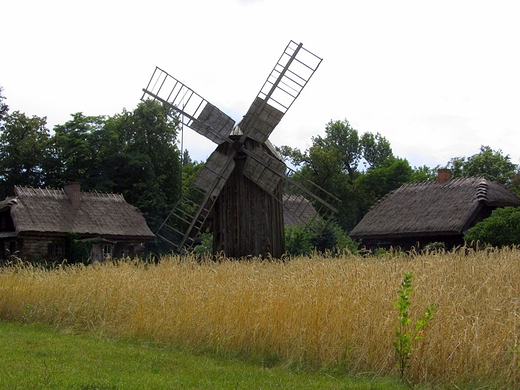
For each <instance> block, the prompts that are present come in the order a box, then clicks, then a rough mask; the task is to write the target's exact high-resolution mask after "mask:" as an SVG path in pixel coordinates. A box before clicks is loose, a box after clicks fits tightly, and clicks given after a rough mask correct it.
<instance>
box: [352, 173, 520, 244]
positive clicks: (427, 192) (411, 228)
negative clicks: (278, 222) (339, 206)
mask: <svg viewBox="0 0 520 390" xmlns="http://www.w3.org/2000/svg"><path fill="white" fill-rule="evenodd" d="M506 206H514V207H516V206H520V198H519V197H518V196H517V195H516V194H515V193H513V192H512V191H511V190H509V189H508V188H507V187H505V186H503V185H502V184H499V183H497V182H493V181H491V180H488V179H487V178H485V177H483V176H482V177H469V178H459V179H450V172H449V170H444V169H442V170H439V176H438V180H437V181H431V182H421V183H412V184H406V185H403V186H402V187H400V188H398V189H397V190H394V191H392V192H391V193H389V194H388V195H386V196H385V197H383V198H382V199H381V200H380V201H379V202H378V203H376V204H375V205H374V206H373V207H372V208H371V209H370V210H369V212H368V213H367V214H366V215H365V216H364V217H363V219H362V220H361V221H360V222H359V223H358V224H357V225H356V226H355V227H354V229H353V230H352V231H351V232H350V236H351V237H352V238H353V239H356V240H361V241H362V245H363V246H366V247H367V248H368V249H375V248H389V247H394V248H401V249H404V250H407V249H410V248H411V247H416V246H417V245H419V246H421V247H423V246H424V245H426V244H428V243H432V242H442V243H444V244H445V246H446V248H452V247H455V246H458V245H462V244H463V243H464V234H465V233H466V232H467V230H468V229H470V228H471V227H473V226H474V225H475V224H476V223H478V222H480V221H482V220H483V219H484V218H487V217H489V216H490V215H491V213H492V212H493V210H494V209H496V208H497V207H506Z"/></svg>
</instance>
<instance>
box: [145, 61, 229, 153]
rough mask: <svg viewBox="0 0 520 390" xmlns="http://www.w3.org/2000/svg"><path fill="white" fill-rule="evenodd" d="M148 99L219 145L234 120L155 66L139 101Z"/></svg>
mask: <svg viewBox="0 0 520 390" xmlns="http://www.w3.org/2000/svg"><path fill="white" fill-rule="evenodd" d="M146 98H152V99H154V100H158V101H160V102H162V103H163V104H166V105H168V106H169V107H170V108H171V109H172V116H175V117H177V118H178V119H179V120H180V121H181V122H182V123H183V124H184V125H185V126H188V127H189V128H191V129H193V130H195V131H196V132H197V133H199V134H201V135H203V136H204V137H206V138H208V139H209V140H211V141H213V142H215V143H216V144H220V143H222V142H223V141H229V139H228V137H229V134H230V133H231V131H232V130H233V128H234V126H235V121H234V120H233V119H231V118H230V117H229V116H228V115H226V114H224V113H223V112H222V111H220V110H219V109H218V108H217V107H215V106H214V105H213V104H211V103H210V102H208V101H207V100H206V99H204V98H203V97H202V96H200V95H199V94H198V93H196V92H195V91H193V90H192V89H191V88H189V87H187V86H186V85H185V84H183V83H182V82H180V81H179V80H177V79H176V78H175V77H173V76H171V75H169V74H168V73H167V72H165V71H164V70H162V69H161V68H158V67H156V68H155V71H154V72H153V75H152V77H151V78H150V81H149V82H148V85H147V86H146V88H144V89H143V96H142V98H141V100H145V99H146Z"/></svg>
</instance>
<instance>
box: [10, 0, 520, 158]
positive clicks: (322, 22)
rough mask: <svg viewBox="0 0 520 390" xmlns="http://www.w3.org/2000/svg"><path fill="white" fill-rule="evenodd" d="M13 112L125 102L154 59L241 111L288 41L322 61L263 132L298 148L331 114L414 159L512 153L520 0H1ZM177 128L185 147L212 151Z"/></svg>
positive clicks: (518, 100)
mask: <svg viewBox="0 0 520 390" xmlns="http://www.w3.org/2000/svg"><path fill="white" fill-rule="evenodd" d="M0 12H1V36H2V40H1V42H2V43H1V46H0V53H1V57H0V86H2V87H3V88H4V95H5V96H6V98H7V104H8V105H9V107H10V111H11V112H13V111H15V110H19V111H21V112H25V113H26V114H27V115H38V116H46V117H47V120H48V127H49V129H52V128H53V126H54V125H56V124H63V123H65V122H66V121H67V120H69V119H70V115H71V114H73V113H76V112H83V113H84V114H85V115H114V114H116V113H120V112H121V111H122V109H123V108H127V109H128V110H133V109H134V108H135V107H136V106H137V104H138V103H139V99H140V98H141V95H142V92H141V89H142V88H143V87H145V86H146V84H147V83H148V80H149V78H150V76H151V74H152V72H153V70H154V68H155V66H159V67H161V68H162V69H164V70H166V71H167V72H169V73H170V74H171V75H173V76H175V77H176V78H178V79H180V80H181V81H183V82H184V83H185V84H187V85H188V86H189V87H191V88H192V89H194V90H195V91H196V92H198V93H199V94H200V95H202V96H203V97H204V98H206V99H207V100H208V101H210V102H211V103H213V104H214V105H216V106H217V107H219V108H220V109H221V110H222V111H224V112H226V113H227V114H228V115H230V116H231V117H233V118H234V119H235V120H237V121H238V120H240V119H241V117H242V115H244V114H245V112H246V111H247V109H248V107H249V104H250V103H251V102H252V101H253V99H254V97H255V96H256V94H257V93H258V91H259V89H260V87H261V86H262V84H263V82H264V80H265V78H266V77H267V75H268V74H269V72H270V71H271V69H272V67H273V66H274V64H275V62H276V60H278V58H279V56H280V54H281V53H282V51H283V49H284V48H285V46H286V45H287V43H288V42H289V41H290V40H291V39H292V40H294V41H296V42H303V44H304V47H305V48H306V49H308V50H310V51H312V52H314V53H315V54H316V55H318V56H320V57H322V58H323V62H322V64H321V65H320V67H319V69H318V70H317V72H316V73H315V75H314V76H313V78H312V79H311V80H310V82H309V84H308V85H307V87H306V88H305V89H304V90H303V92H302V93H301V95H300V97H299V98H298V99H297V100H296V102H295V103H294V105H293V106H292V107H291V109H290V110H289V111H288V113H287V114H286V115H285V117H284V118H283V120H282V122H281V123H280V125H279V126H278V127H277V128H276V129H275V131H274V132H273V134H272V135H271V138H270V139H271V141H272V142H273V143H274V144H275V145H290V146H292V147H298V148H300V149H302V150H303V149H306V148H308V147H309V146H310V145H311V137H312V136H315V135H323V134H324V130H325V125H326V123H327V122H329V121H330V120H341V119H345V118H346V119H348V120H349V121H350V123H351V124H352V126H353V127H354V128H356V129H357V130H358V131H359V132H360V133H364V132H367V131H368V132H372V133H374V134H375V133H376V132H379V133H381V134H382V135H383V136H384V137H386V138H387V139H388V141H389V142H390V144H391V146H392V149H393V151H394V154H395V155H397V156H399V157H401V158H406V159H408V161H409V162H410V164H411V165H412V166H420V165H427V166H430V167H434V166H436V165H438V164H439V165H445V164H446V163H447V162H448V160H449V159H450V158H452V157H456V156H463V157H468V156H471V155H473V154H476V153H478V151H479V148H480V146H481V145H489V146H491V147H492V148H493V149H495V150H496V149H501V150H502V151H503V153H504V154H508V155H510V156H511V160H512V162H513V163H515V164H519V163H520V136H519V134H518V130H519V126H518V121H519V120H520V118H519V113H520V112H519V111H520V110H519V108H520V44H519V40H520V22H519V20H520V3H519V2H517V1H513V0H512V1H501V0H495V1H493V2H491V1H478V0H476V1H457V0H450V1H444V0H441V1H435V2H426V1H419V0H414V1H399V0H397V1H388V0H378V1H370V0H365V1H350V0H347V1H345V0H343V1H338V0H320V1H302V0H242V1H241V0H218V1H216V0H184V1H176V0H169V1H166V0H164V1H161V0H147V1H128V0H126V1H115V0H102V1H101V0H91V1H70V0H68V1H67V0H65V1H58V0H47V1H42V0H17V1H9V0H0ZM193 134H194V132H193V131H191V130H189V129H187V130H186V132H185V137H184V139H185V142H184V144H185V147H186V148H187V149H188V150H189V151H190V154H191V156H192V158H194V159H196V160H203V159H205V158H206V157H207V155H209V153H210V152H211V151H212V150H213V149H214V145H213V144H212V143H211V142H209V141H208V142H206V141H204V140H203V139H201V137H199V136H198V135H193Z"/></svg>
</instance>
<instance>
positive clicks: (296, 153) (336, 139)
mask: <svg viewBox="0 0 520 390" xmlns="http://www.w3.org/2000/svg"><path fill="white" fill-rule="evenodd" d="M279 152H280V154H281V155H282V156H283V157H284V159H285V160H286V161H288V162H289V163H291V164H292V165H293V166H295V167H296V169H297V173H296V174H295V179H301V180H302V182H305V180H310V181H312V182H314V183H316V184H317V185H318V186H320V187H322V188H323V189H325V190H326V191H327V192H329V193H331V194H333V195H335V196H336V197H339V198H341V201H342V203H341V206H340V210H339V213H338V215H337V219H338V222H339V225H340V226H341V228H343V229H345V230H347V231H348V230H350V229H352V228H353V227H354V226H355V225H356V223H357V222H358V221H359V220H360V219H361V217H362V216H363V214H364V213H365V212H366V211H367V210H368V208H369V207H370V206H371V205H372V203H373V202H375V201H376V200H377V199H378V197H380V196H383V195H384V194H385V193H386V192H388V191H391V190H393V189H395V188H397V187H399V186H400V185H401V184H403V183H404V182H407V181H409V180H410V176H411V173H412V169H411V168H410V166H409V164H408V162H407V161H406V160H400V159H396V158H395V157H394V156H393V153H392V148H391V147H390V142H388V140H386V138H384V137H383V136H381V135H380V134H379V133H377V134H375V135H374V134H372V133H364V134H362V135H361V136H360V135H359V132H358V131H357V130H356V129H354V128H352V126H351V125H350V123H349V122H348V121H347V120H346V119H345V120H342V121H330V122H329V123H328V124H327V125H326V128H325V136H324V137H322V136H317V137H314V138H312V146H311V147H310V148H309V149H307V150H306V151H304V152H302V151H300V150H298V149H297V148H292V147H290V146H282V147H281V148H279ZM360 164H362V165H363V166H364V169H363V170H362V169H360V168H359V167H360ZM304 179H305V180H304Z"/></svg>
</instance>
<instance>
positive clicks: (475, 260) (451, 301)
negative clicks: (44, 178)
mask: <svg viewBox="0 0 520 390" xmlns="http://www.w3.org/2000/svg"><path fill="white" fill-rule="evenodd" d="M405 272H413V274H414V279H413V285H414V289H415V291H414V293H413V295H412V296H411V297H410V301H411V303H412V307H411V313H412V314H411V315H412V318H414V317H419V316H420V315H421V314H423V310H425V308H426V306H427V305H430V304H433V305H435V307H436V308H437V311H436V313H435V318H434V320H433V321H432V322H431V323H430V324H429V326H428V328H427V329H426V331H425V334H424V338H423V339H422V340H419V341H418V342H417V344H416V349H415V350H414V351H413V352H412V359H411V361H410V367H409V376H410V378H411V379H412V380H413V381H415V382H416V383H433V384H440V385H446V384H467V383H471V382H473V383H481V382H487V381H491V382H492V383H495V384H496V383H499V384H500V385H506V386H512V387H513V386H517V385H518V384H520V375H519V372H520V367H519V364H520V342H519V333H520V317H519V315H520V250H518V249H510V250H507V249H504V250H496V251H479V252H473V251H469V252H464V251H459V252H453V253H442V252H438V253H431V254H426V255H413V254H412V255H397V254H389V255H386V256H383V257H377V258H373V257H367V258H363V257H358V256H343V257H339V258H325V257H321V256H313V257H311V258H303V257H302V258H295V259H291V260H290V261H286V262H277V261H262V260H248V261H240V262H238V261H227V260H222V261H220V262H211V261H207V262H203V263H197V261H196V259H194V258H182V259H181V258H178V257H165V258H163V259H162V260H161V261H160V263H159V264H157V265H146V264H143V263H139V262H134V261H119V262H114V263H110V264H104V265H97V266H95V265H93V266H69V267H62V268H58V269H52V270H45V269H41V268H36V267H31V266H15V267H7V268H4V269H1V270H0V318H3V319H7V320H13V321H39V322H44V323H48V324H51V325H53V326H57V327H61V328H65V329H72V330H74V331H78V332H84V331H87V332H96V333H98V334H101V335H103V336H107V337H124V338H127V337H128V338H139V339H143V340H154V341H157V342H159V343H162V344H164V345H170V346H175V347H183V348H189V349H192V350H198V351H204V350H206V351H207V350H211V351H216V352H221V353H224V354H234V355H235V354H236V355H242V356H249V357H251V358H254V359H259V360H262V361H265V362H274V361H276V362H281V363H283V364H296V365H300V364H301V365H305V366H309V367H314V368H337V367H343V368H345V369H346V370H348V371H350V372H355V373H361V372H363V373H368V372H369V373H375V374H380V375H397V371H396V352H395V350H394V347H393V346H392V341H395V337H396V336H395V331H396V330H395V327H394V324H395V322H396V321H397V309H396V308H395V307H394V305H393V304H392V302H394V301H396V300H397V290H398V286H399V283H400V282H401V281H402V279H403V275H404V273H405Z"/></svg>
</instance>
